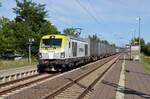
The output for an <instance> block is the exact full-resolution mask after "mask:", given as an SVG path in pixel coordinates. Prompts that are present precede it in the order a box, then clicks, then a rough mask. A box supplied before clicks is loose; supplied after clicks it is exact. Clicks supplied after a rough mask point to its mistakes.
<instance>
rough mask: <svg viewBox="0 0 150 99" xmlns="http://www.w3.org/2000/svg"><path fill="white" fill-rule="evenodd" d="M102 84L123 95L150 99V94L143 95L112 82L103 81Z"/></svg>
mask: <svg viewBox="0 0 150 99" xmlns="http://www.w3.org/2000/svg"><path fill="white" fill-rule="evenodd" d="M102 83H103V84H106V85H109V86H112V87H114V88H116V91H120V92H121V93H124V94H130V95H137V96H140V97H142V98H144V99H150V94H147V93H143V92H141V91H138V90H134V89H131V88H127V87H123V86H119V85H118V84H116V83H111V82H108V81H106V80H103V81H102ZM117 88H120V89H119V90H117Z"/></svg>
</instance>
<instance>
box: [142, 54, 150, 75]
mask: <svg viewBox="0 0 150 99" xmlns="http://www.w3.org/2000/svg"><path fill="white" fill-rule="evenodd" d="M141 62H142V63H143V64H144V69H145V70H146V71H147V72H149V73H150V56H145V55H143V54H142V55H141Z"/></svg>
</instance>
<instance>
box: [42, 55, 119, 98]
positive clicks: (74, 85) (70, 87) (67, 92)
mask: <svg viewBox="0 0 150 99" xmlns="http://www.w3.org/2000/svg"><path fill="white" fill-rule="evenodd" d="M118 58H119V56H118V57H117V58H114V59H112V60H111V61H109V62H106V63H105V64H103V65H102V66H100V67H98V68H95V69H94V70H92V71H90V72H88V73H86V74H84V75H81V76H79V77H77V78H76V79H74V80H73V79H70V78H68V80H70V81H71V82H69V83H67V84H66V85H64V86H62V87H61V88H59V89H58V90H56V91H54V92H53V93H51V94H48V95H46V96H43V97H42V99H83V98H84V97H85V96H86V98H85V99H88V98H87V97H89V95H87V93H90V92H91V91H92V88H93V86H94V85H95V84H96V83H97V82H98V81H99V80H100V79H101V78H102V77H103V76H104V75H105V74H106V73H107V71H109V70H110V68H111V67H112V66H113V65H114V64H115V63H116V61H117V60H118Z"/></svg>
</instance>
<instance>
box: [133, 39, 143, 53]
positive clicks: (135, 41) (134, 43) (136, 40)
mask: <svg viewBox="0 0 150 99" xmlns="http://www.w3.org/2000/svg"><path fill="white" fill-rule="evenodd" d="M131 45H139V38H138V37H137V38H133V39H132V40H131ZM140 45H141V51H142V52H143V51H144V48H145V47H144V46H145V41H144V39H143V38H140Z"/></svg>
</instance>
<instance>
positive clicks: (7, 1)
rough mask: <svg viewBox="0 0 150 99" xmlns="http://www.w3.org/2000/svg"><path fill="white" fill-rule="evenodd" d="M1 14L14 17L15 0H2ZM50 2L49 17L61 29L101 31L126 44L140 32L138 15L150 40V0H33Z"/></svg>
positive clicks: (110, 39) (48, 5)
mask: <svg viewBox="0 0 150 99" xmlns="http://www.w3.org/2000/svg"><path fill="white" fill-rule="evenodd" d="M0 1H1V2H2V7H0V16H5V17H7V18H9V19H13V18H14V17H15V14H14V13H13V10H12V8H14V7H15V6H16V4H15V1H14V0H0ZM32 1H35V2H37V3H42V4H46V10H48V14H49V16H48V18H47V19H48V20H50V21H51V22H52V23H53V24H54V25H55V26H56V27H57V28H58V30H59V31H61V32H62V31H63V29H64V28H67V27H75V28H78V27H80V28H82V29H83V30H82V34H81V36H82V37H87V36H88V35H89V34H95V33H96V34H97V35H98V36H100V37H101V38H102V39H106V40H108V41H109V42H110V43H115V44H117V45H119V46H123V45H125V44H126V43H128V42H129V39H131V37H132V36H138V21H137V20H136V18H137V17H139V16H140V17H141V36H142V37H143V38H144V40H145V41H146V42H150V36H149V33H150V27H149V26H150V6H149V5H150V0H32Z"/></svg>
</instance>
